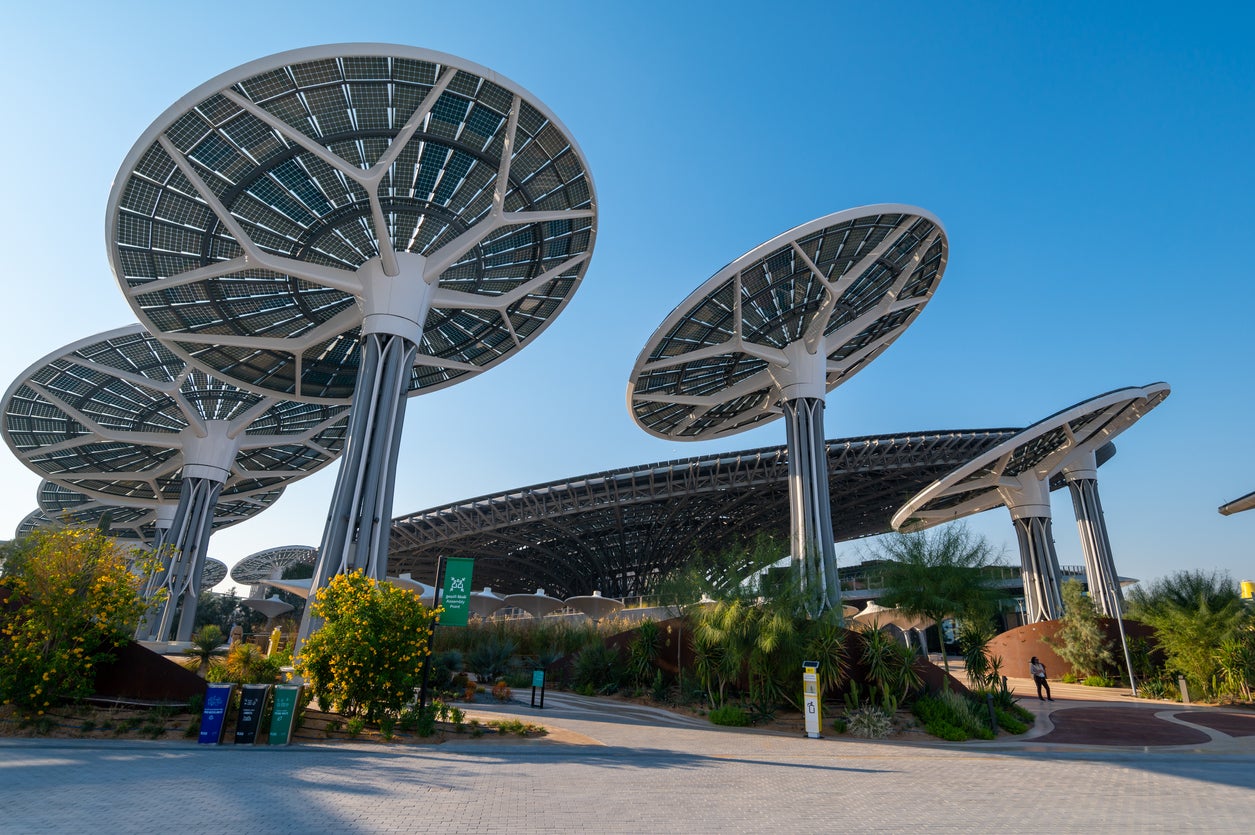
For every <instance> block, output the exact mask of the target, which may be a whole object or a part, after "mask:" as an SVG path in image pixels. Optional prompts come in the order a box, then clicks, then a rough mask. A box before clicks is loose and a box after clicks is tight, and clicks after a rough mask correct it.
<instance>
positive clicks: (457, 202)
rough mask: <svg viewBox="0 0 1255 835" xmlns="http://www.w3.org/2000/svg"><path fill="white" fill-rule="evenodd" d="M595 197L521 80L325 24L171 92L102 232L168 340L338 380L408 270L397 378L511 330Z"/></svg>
mask: <svg viewBox="0 0 1255 835" xmlns="http://www.w3.org/2000/svg"><path fill="white" fill-rule="evenodd" d="M594 214H595V202H594V196H593V187H592V182H591V180H590V178H589V175H588V170H587V166H586V164H585V162H584V159H583V156H582V154H581V153H580V151H579V148H578V146H577V145H576V144H575V142H574V141H573V140H572V138H571V135H570V133H569V132H568V131H567V130H566V128H565V127H564V126H563V125H562V124H561V122H560V121H558V119H557V118H556V117H555V116H554V115H553V114H552V113H551V112H550V111H549V110H548V109H547V108H546V107H545V106H544V105H543V104H541V103H540V102H539V101H538V100H537V99H536V98H535V97H534V96H532V95H531V94H530V93H527V91H525V90H523V89H522V88H521V87H519V86H518V85H516V84H514V83H512V82H510V81H509V80H507V79H504V78H502V77H501V76H499V75H497V74H496V73H494V72H492V71H491V70H488V69H486V68H484V67H480V66H478V65H476V64H473V63H471V62H468V61H465V60H463V59H460V58H456V57H454V56H450V55H445V54H442V53H438V52H432V51H430V50H425V49H418V48H415V47H408V46H398V45H388V44H339V45H331V46H322V47H311V48H307V49H300V50H296V51H293V52H286V53H282V54H279V55H274V56H270V57H268V58H263V59H260V60H258V61H254V62H252V63H249V64H245V65H243V66H241V67H238V68H236V69H234V70H231V71H229V72H227V73H224V74H222V75H220V76H218V77H217V78H214V79H213V80H211V81H209V82H207V83H205V84H203V85H201V86H200V87H198V88H196V89H195V90H193V91H192V92H191V93H189V94H188V95H186V96H184V97H183V98H182V99H180V100H179V101H178V102H176V103H175V104H174V105H173V106H172V107H171V108H170V109H168V110H167V111H166V112H165V113H163V114H162V115H161V116H160V117H159V118H158V119H157V120H156V122H154V123H153V125H152V126H151V127H150V128H149V129H148V130H147V131H146V132H145V133H144V134H143V136H142V137H141V139H140V140H139V142H138V143H137V144H136V145H135V147H134V148H133V149H132V151H131V152H130V154H129V155H128V156H127V158H126V160H125V161H124V163H123V164H122V167H121V170H120V171H119V173H118V176H117V179H116V180H115V182H114V187H113V191H112V194H111V195H110V199H109V208H108V216H107V229H106V231H107V235H108V238H109V244H110V245H109V258H110V261H111V263H112V266H113V269H114V272H115V274H116V275H117V277H118V280H119V282H120V283H121V285H122V288H123V291H124V292H125V293H126V296H127V299H128V300H129V301H130V303H131V305H132V307H133V308H134V309H135V311H136V313H137V314H138V315H139V317H140V320H141V321H142V322H144V323H145V324H146V325H148V326H149V327H150V328H151V329H152V330H153V332H155V333H158V334H161V335H162V336H163V338H166V339H168V340H169V341H170V344H171V345H172V347H173V348H174V349H175V350H176V351H177V352H179V353H180V354H181V355H183V356H184V357H186V358H188V359H193V360H194V361H196V362H197V363H199V364H201V365H203V366H205V367H206V368H209V369H211V370H212V371H214V372H215V373H216V374H220V375H222V376H224V377H226V378H228V379H230V380H232V381H234V382H235V383H237V384H239V385H241V386H244V387H247V388H253V389H256V390H263V391H268V392H274V393H277V394H281V395H283V396H286V397H292V398H294V399H321V398H329V399H333V400H347V399H348V398H349V397H350V395H351V394H352V392H353V388H354V384H355V381H356V378H357V372H358V364H359V345H358V342H359V336H360V330H361V325H362V321H363V316H364V313H370V312H374V311H377V310H379V309H381V306H382V307H385V308H386V307H389V306H390V305H394V304H395V305H400V306H405V304H406V303H407V301H406V299H405V298H402V297H405V296H407V294H415V293H426V292H427V291H426V290H424V289H423V288H422V286H421V285H430V286H431V287H432V292H431V295H430V296H429V297H428V298H427V299H426V302H425V303H427V304H429V305H430V312H429V313H426V311H424V310H421V309H412V310H406V311H404V313H400V314H399V315H403V316H408V317H411V318H415V317H416V318H417V320H418V321H417V323H418V325H419V326H420V327H421V330H422V335H421V342H420V344H419V350H418V356H417V359H416V360H415V365H414V368H413V370H412V372H411V374H410V376H409V385H408V388H409V389H410V390H411V391H419V390H432V389H437V388H440V387H442V386H447V385H449V384H451V383H453V382H456V381H457V380H460V379H462V378H464V377H466V376H468V375H471V374H476V373H479V372H481V371H483V370H485V369H487V368H489V367H492V366H493V365H495V364H497V363H498V362H500V361H501V360H503V359H504V358H505V357H507V356H508V355H510V354H511V353H513V352H514V351H515V350H516V349H517V348H519V347H520V346H521V345H523V344H525V343H526V342H527V340H529V339H530V338H531V337H533V336H534V335H536V334H537V333H539V332H540V331H541V330H543V329H544V327H545V326H546V325H547V324H548V323H549V322H550V321H551V320H552V318H553V317H554V316H555V315H556V314H557V313H558V312H559V311H560V310H561V309H562V308H563V307H564V306H565V305H566V303H567V301H568V300H569V298H570V296H571V294H572V292H573V291H574V290H575V288H576V286H577V285H578V284H579V281H580V279H581V278H582V277H583V274H584V271H585V269H586V268H587V264H588V258H589V256H590V255H591V253H592V247H593V239H594ZM393 277H395V278H393ZM389 278H393V280H391V281H389V280H388V279H389ZM389 296H395V297H396V298H387V297H389ZM417 299H418V297H417V296H414V298H413V299H411V300H410V301H417ZM359 300H362V301H364V304H360V303H359ZM421 306H422V303H419V304H418V307H420V308H421ZM424 313H426V320H425V322H424V321H422V318H423V314H424Z"/></svg>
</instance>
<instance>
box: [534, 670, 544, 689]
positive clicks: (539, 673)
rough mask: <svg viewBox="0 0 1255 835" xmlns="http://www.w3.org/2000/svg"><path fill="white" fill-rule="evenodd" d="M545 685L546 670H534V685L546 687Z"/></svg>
mask: <svg viewBox="0 0 1255 835" xmlns="http://www.w3.org/2000/svg"><path fill="white" fill-rule="evenodd" d="M544 686H545V671H544V670H532V687H544Z"/></svg>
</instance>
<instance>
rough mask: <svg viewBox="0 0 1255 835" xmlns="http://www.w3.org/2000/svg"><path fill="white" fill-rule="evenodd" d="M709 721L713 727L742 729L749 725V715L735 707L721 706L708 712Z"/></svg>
mask: <svg viewBox="0 0 1255 835" xmlns="http://www.w3.org/2000/svg"><path fill="white" fill-rule="evenodd" d="M710 721H711V722H712V723H713V724H715V725H727V726H730V727H734V728H744V727H745V726H747V725H749V723H750V715H749V714H748V713H746V712H745V711H744V710H742V709H741V708H739V707H737V706H736V705H723V706H721V707H717V708H715V709H714V710H712V711H711V712H710Z"/></svg>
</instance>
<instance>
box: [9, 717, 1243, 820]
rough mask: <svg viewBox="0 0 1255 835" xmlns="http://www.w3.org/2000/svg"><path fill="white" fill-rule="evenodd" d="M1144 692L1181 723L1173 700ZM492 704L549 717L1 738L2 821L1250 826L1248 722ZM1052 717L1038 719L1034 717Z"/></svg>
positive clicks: (1172, 718) (1166, 718) (1167, 718)
mask: <svg viewBox="0 0 1255 835" xmlns="http://www.w3.org/2000/svg"><path fill="white" fill-rule="evenodd" d="M1056 697H1057V698H1056V702H1055V703H1054V704H1053V705H1047V706H1048V707H1050V708H1052V709H1053V710H1055V711H1060V710H1062V711H1063V712H1064V713H1065V714H1066V712H1067V711H1068V710H1073V709H1077V708H1085V709H1090V710H1096V709H1101V708H1102V707H1103V705H1104V703H1103V702H1096V701H1085V702H1082V701H1070V700H1069V699H1068V697H1067V696H1066V695H1065V694H1060V693H1057V694H1056ZM1024 703H1025V704H1026V706H1029V707H1030V708H1037V707H1038V705H1037V704H1036V700H1035V699H1028V700H1025V702H1024ZM1154 707H1155V706H1152V708H1151V709H1150V713H1155V714H1158V715H1160V716H1162V717H1165V718H1164V719H1163V721H1167V722H1181V721H1182V720H1181V719H1179V718H1175V717H1177V716H1179V715H1180V714H1181V713H1182V710H1183V708H1182V707H1181V706H1173V705H1167V704H1164V705H1161V706H1160V707H1162V708H1163V709H1162V710H1155V709H1154ZM1118 709H1124V710H1127V709H1128V708H1127V706H1119V707H1118ZM611 710H612V711H613V712H610V711H611ZM494 712H495V713H505V714H511V715H516V716H522V717H528V718H529V719H530V720H531V721H539V722H541V723H542V724H544V725H546V726H547V727H549V728H551V729H552V730H553V733H552V734H551V736H550V737H549V738H546V739H540V740H518V741H504V740H503V741H487V740H462V741H451V742H446V743H445V744H442V745H420V746H397V745H394V746H388V745H379V744H367V743H354V744H335V745H331V744H327V745H322V744H318V745H308V744H307V745H299V746H293V747H289V748H268V747H264V746H263V747H257V748H244V747H234V746H229V745H228V746H222V747H218V748H213V747H207V746H197V745H195V744H193V743H168V742H165V743H163V742H157V743H138V742H118V743H109V742H98V741H77V740H0V831H3V832H21V833H28V832H58V833H110V832H159V831H171V830H177V831H179V832H220V831H224V830H225V831H232V830H242V829H245V828H247V830H249V831H257V832H267V833H285V832H292V833H298V832H299V833H311V832H442V833H444V832H515V833H519V832H581V833H582V832H607V833H619V832H622V833H632V832H677V833H678V832H684V833H703V832H719V833H726V832H761V831H786V830H792V831H796V832H804V831H812V832H833V831H838V830H840V831H852V832H872V831H876V832H886V831H887V832H906V831H919V830H925V831H930V832H1034V833H1036V832H1043V831H1045V832H1112V831H1117V832H1134V831H1136V832H1146V831H1153V832H1179V831H1183V830H1206V831H1209V832H1249V831H1251V828H1252V821H1255V735H1242V734H1238V735H1229V734H1225V733H1221V732H1218V731H1215V730H1207V729H1206V726H1204V725H1202V724H1197V725H1193V726H1192V727H1194V728H1198V729H1202V730H1201V731H1200V733H1202V734H1203V735H1206V736H1207V738H1208V741H1207V742H1205V743H1201V744H1194V745H1167V746H1140V747H1139V746H1111V745H1078V744H1050V743H1046V742H1036V741H1034V739H1032V738H1030V739H1017V740H1016V741H996V742H985V743H967V744H952V743H941V742H936V743H921V742H894V741H889V742H870V741H854V740H849V739H845V738H842V739H822V740H807V739H802V738H798V737H795V736H784V735H778V734H769V733H764V732H761V731H740V730H737V731H734V730H728V729H720V728H715V727H713V726H710V725H703V724H700V723H699V721H697V720H693V719H689V718H687V717H678V716H675V715H674V714H669V713H665V712H663V711H657V710H653V709H650V708H643V707H636V706H622V705H620V706H614V707H612V708H609V709H608V708H607V706H606V703H605V700H592V699H584V698H581V697H577V696H571V695H569V694H558V693H551V694H548V696H547V697H546V704H545V710H544V711H539V710H533V709H532V708H530V707H528V706H527V705H526V704H519V703H515V704H510V705H505V706H503V707H502V708H501V709H500V710H494ZM1056 715H1058V713H1056ZM1186 718H1189V715H1188V714H1187V717H1186ZM1213 724H1214V723H1213ZM1052 727H1053V724H1052V722H1051V720H1050V719H1049V718H1043V720H1041V721H1040V722H1039V727H1038V728H1037V729H1035V730H1034V732H1033V733H1034V735H1035V736H1048V735H1049V734H1050V732H1051V729H1052Z"/></svg>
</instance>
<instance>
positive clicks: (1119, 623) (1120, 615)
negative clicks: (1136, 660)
mask: <svg viewBox="0 0 1255 835" xmlns="http://www.w3.org/2000/svg"><path fill="white" fill-rule="evenodd" d="M1115 582H1116V581H1115V580H1114V579H1113V578H1110V577H1109V578H1107V584H1108V589H1107V591H1108V592H1109V596H1110V599H1111V600H1112V601H1113V602H1114V606H1115V609H1116V628H1117V629H1119V630H1120V646H1121V647H1122V648H1123V649H1124V666H1125V667H1126V668H1127V669H1128V671H1129V685H1130V686H1131V687H1132V688H1133V695H1134V697H1136V696H1137V679H1136V678H1134V677H1133V656H1131V655H1129V641H1128V639H1127V638H1126V637H1125V636H1124V601H1123V600H1122V599H1121V598H1120V596H1119V595H1118V594H1116V589H1115Z"/></svg>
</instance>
